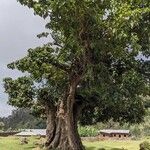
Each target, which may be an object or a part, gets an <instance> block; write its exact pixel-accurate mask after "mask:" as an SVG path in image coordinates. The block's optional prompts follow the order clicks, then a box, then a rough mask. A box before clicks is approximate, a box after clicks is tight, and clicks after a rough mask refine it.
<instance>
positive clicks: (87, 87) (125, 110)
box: [5, 0, 150, 150]
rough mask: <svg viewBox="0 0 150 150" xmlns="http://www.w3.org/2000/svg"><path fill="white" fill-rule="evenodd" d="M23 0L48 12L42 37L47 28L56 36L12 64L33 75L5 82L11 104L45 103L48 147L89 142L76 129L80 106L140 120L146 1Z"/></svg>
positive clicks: (145, 90) (148, 49)
mask: <svg viewBox="0 0 150 150" xmlns="http://www.w3.org/2000/svg"><path fill="white" fill-rule="evenodd" d="M19 2H20V3H21V4H24V5H27V6H28V7H30V8H33V10H34V12H35V14H37V15H40V16H41V17H44V18H47V21H48V23H47V24H46V28H47V29H49V32H46V33H42V34H40V35H38V37H42V36H45V37H48V35H49V34H50V35H51V36H52V38H53V41H52V42H50V43H48V44H45V45H44V46H42V47H37V48H35V49H30V50H29V51H28V55H27V56H26V57H24V58H23V59H21V60H18V61H15V62H13V63H11V64H9V65H8V67H9V68H12V69H14V68H17V69H18V70H20V71H22V72H25V71H27V72H28V73H29V77H23V78H20V79H18V80H17V81H16V80H15V81H14V80H12V79H6V80H5V82H6V84H5V89H6V92H7V93H8V94H9V96H10V100H11V103H12V104H13V105H18V106H19V105H20V107H21V106H23V105H24V104H25V105H26V106H27V104H28V106H31V105H32V104H33V103H34V104H35V103H36V104H37V105H39V106H40V107H41V106H43V109H45V110H46V112H47V120H48V125H47V126H48V128H49V130H47V131H48V132H47V137H48V140H47V145H46V146H47V148H48V149H54V148H55V149H62V150H67V149H68V150H82V149H84V147H83V146H82V143H81V140H80V137H79V135H78V132H77V121H78V114H79V113H80V111H81V110H82V109H83V112H84V113H83V117H84V118H86V117H85V114H86V113H87V114H90V113H89V111H90V110H91V111H92V112H93V114H95V116H93V115H92V117H93V118H94V119H92V122H94V121H99V120H103V119H105V118H107V117H106V115H107V116H110V117H113V118H114V119H115V120H126V121H129V120H133V121H140V120H141V118H142V117H141V116H142V115H143V114H144V107H143V102H142V100H141V96H145V95H148V94H149V85H148V82H149V78H148V77H149V61H148V60H147V61H144V60H143V59H142V58H139V57H140V56H139V55H141V56H142V57H147V58H148V57H149V56H150V43H149V34H150V32H149V31H150V19H149V17H150V7H149V2H148V1H145V2H144V1H142V0H128V1H124V2H122V1H115V0H111V1H105V0H104V1H101V0H93V1H90V0H82V1H79V0H61V1H59V0H36V1H35V0H19ZM35 82H36V84H35ZM11 89H13V90H14V89H16V90H15V92H11V91H12V90H11ZM22 91H23V92H22ZM15 97H17V98H16V99H15ZM19 97H20V99H19ZM20 102H21V103H20ZM23 102H24V103H23ZM83 104H85V105H84V106H85V107H83ZM36 108H39V107H38V106H37V107H36ZM100 108H101V109H100ZM110 108H111V109H110ZM116 108H117V109H116ZM137 108H138V109H137ZM40 109H41V110H42V108H40ZM138 111H140V113H139V112H138ZM112 112H113V113H112ZM97 114H99V115H97ZM137 114H138V115H139V114H141V115H139V117H137V116H138V115H137ZM97 116H98V117H97ZM99 116H100V117H99Z"/></svg>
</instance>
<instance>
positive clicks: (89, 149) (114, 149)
mask: <svg viewBox="0 0 150 150" xmlns="http://www.w3.org/2000/svg"><path fill="white" fill-rule="evenodd" d="M86 150H107V149H105V148H96V147H88V148H87V147H86ZM109 150H127V149H124V148H111V149H109Z"/></svg>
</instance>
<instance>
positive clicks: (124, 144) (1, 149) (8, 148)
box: [0, 137, 150, 150]
mask: <svg viewBox="0 0 150 150" xmlns="http://www.w3.org/2000/svg"><path fill="white" fill-rule="evenodd" d="M36 141H38V140H37V139H35V138H33V137H31V138H29V143H28V144H27V145H21V144H20V139H19V138H18V137H4V138H3V137H0V150H35V148H36V146H34V143H35V142H36ZM142 141H149V142H150V138H145V139H143V140H140V141H111V140H110V141H99V142H83V144H84V145H85V146H86V148H87V150H98V149H99V148H105V149H106V150H111V149H112V148H126V149H128V150H139V144H140V143H141V142H142ZM38 150H39V149H38Z"/></svg>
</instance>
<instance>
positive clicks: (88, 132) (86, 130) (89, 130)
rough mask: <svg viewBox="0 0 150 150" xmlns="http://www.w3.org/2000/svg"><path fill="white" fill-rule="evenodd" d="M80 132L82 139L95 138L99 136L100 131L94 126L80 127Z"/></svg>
mask: <svg viewBox="0 0 150 150" xmlns="http://www.w3.org/2000/svg"><path fill="white" fill-rule="evenodd" d="M78 131H79V134H80V136H81V137H94V136H97V135H98V129H96V128H95V127H93V126H84V127H83V126H79V127H78Z"/></svg>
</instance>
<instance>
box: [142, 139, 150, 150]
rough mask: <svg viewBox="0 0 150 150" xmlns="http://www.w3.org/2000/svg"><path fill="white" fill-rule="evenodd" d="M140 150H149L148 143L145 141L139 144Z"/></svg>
mask: <svg viewBox="0 0 150 150" xmlns="http://www.w3.org/2000/svg"><path fill="white" fill-rule="evenodd" d="M140 150H150V143H149V142H147V141H144V142H143V143H141V144H140Z"/></svg>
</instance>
